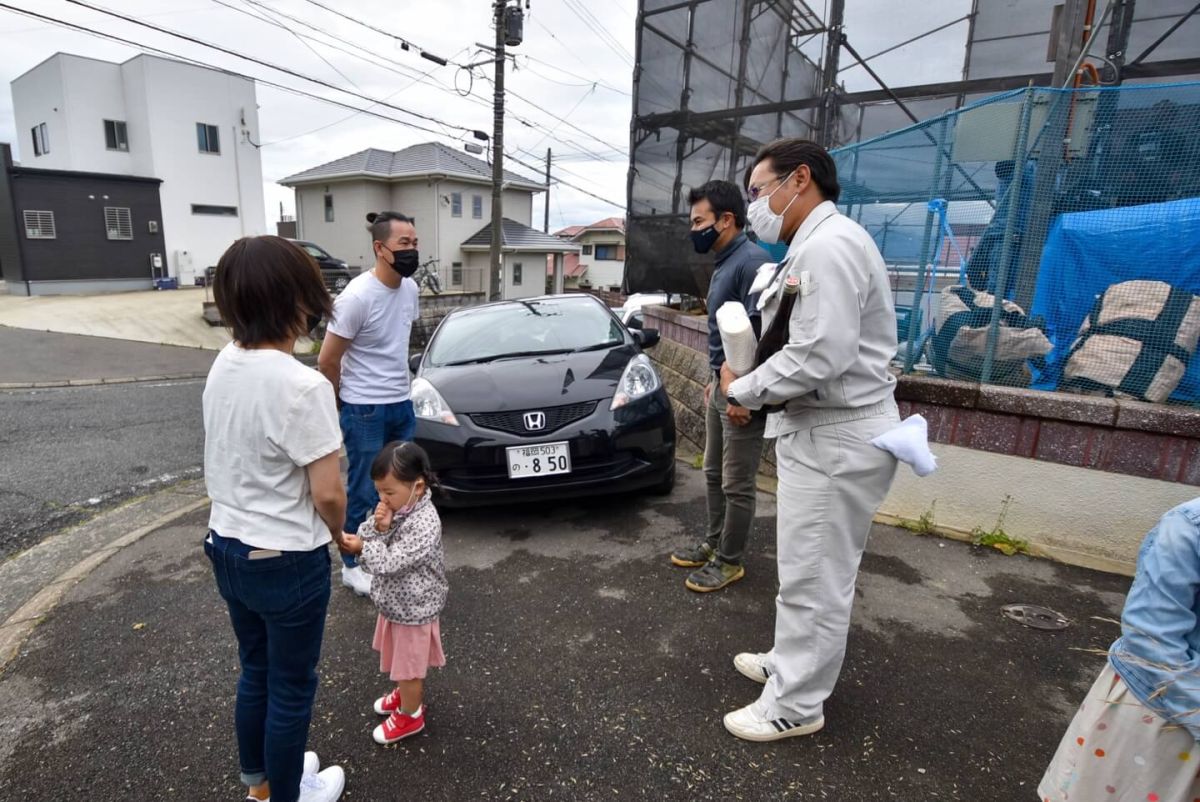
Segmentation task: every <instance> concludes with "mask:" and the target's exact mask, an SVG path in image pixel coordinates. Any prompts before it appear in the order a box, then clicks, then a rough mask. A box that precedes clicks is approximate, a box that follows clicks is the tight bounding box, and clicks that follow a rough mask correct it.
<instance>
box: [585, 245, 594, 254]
mask: <svg viewBox="0 0 1200 802" xmlns="http://www.w3.org/2000/svg"><path fill="white" fill-rule="evenodd" d="M583 255H584V256H591V255H592V246H591V245H584V246H583Z"/></svg>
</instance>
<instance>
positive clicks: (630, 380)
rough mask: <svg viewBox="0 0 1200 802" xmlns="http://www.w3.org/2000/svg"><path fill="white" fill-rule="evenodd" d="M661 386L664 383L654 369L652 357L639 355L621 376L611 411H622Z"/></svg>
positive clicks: (630, 361) (631, 361) (610, 407)
mask: <svg viewBox="0 0 1200 802" xmlns="http://www.w3.org/2000/svg"><path fill="white" fill-rule="evenodd" d="M661 386H662V381H661V380H660V379H659V378H658V371H656V370H655V369H654V365H653V364H652V363H651V362H650V357H648V356H646V355H645V354H638V355H637V356H635V357H634V358H633V359H631V360H629V364H628V365H626V366H625V372H624V373H622V374H621V381H619V382H617V393H616V395H614V396H613V400H612V405H611V406H609V409H620V408H621V407H623V406H625V405H626V404H628V403H630V402H631V401H637V400H638V399H639V398H645V397H646V396H648V395H650V394H651V393H652V392H654V391H655V390H657V389H658V388H659V387H661Z"/></svg>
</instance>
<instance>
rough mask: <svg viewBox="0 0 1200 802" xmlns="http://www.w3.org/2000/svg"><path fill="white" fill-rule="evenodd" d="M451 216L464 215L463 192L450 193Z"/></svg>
mask: <svg viewBox="0 0 1200 802" xmlns="http://www.w3.org/2000/svg"><path fill="white" fill-rule="evenodd" d="M450 216H451V217H462V193H461V192H451V193H450Z"/></svg>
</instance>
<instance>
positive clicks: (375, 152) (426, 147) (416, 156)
mask: <svg viewBox="0 0 1200 802" xmlns="http://www.w3.org/2000/svg"><path fill="white" fill-rule="evenodd" d="M430 173H441V174H445V175H451V176H455V177H457V178H466V179H468V180H474V181H487V182H489V183H490V182H491V180H492V168H491V165H489V164H488V163H487V162H485V161H481V160H480V159H476V158H473V157H471V156H469V155H467V154H466V153H460V152H458V151H456V150H455V149H454V148H451V147H449V146H447V145H443V144H442V143H441V142H422V143H421V144H419V145H413V146H411V147H407V148H405V149H404V150H397V151H395V152H393V151H390V150H379V149H378V148H367V149H366V150H360V151H359V152H358V153H352V154H351V155H349V156H343V157H342V158H340V159H335V160H334V161H331V162H328V163H327V164H322V165H320V166H318V167H313V168H312V169H309V170H305V171H304V172H301V173H296V174H295V175H290V176H288V177H287V178H284V179H282V180H281V181H280V182H279V183H280V184H283V185H284V186H291V185H293V184H304V183H308V182H310V181H321V180H323V179H329V178H345V177H349V176H369V177H373V178H413V177H418V176H425V175H429V174H430ZM504 180H505V181H509V182H512V183H515V184H519V185H520V186H522V187H527V188H529V189H541V188H542V185H541V184H539V183H537V182H536V181H533V180H531V179H528V178H526V177H524V176H521V175H518V174H516V173H514V172H510V171H509V170H505V171H504Z"/></svg>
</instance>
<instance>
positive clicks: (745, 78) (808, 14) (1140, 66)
mask: <svg viewBox="0 0 1200 802" xmlns="http://www.w3.org/2000/svg"><path fill="white" fill-rule="evenodd" d="M1177 1H1178V0H1177ZM1030 2H1040V0H1030ZM1044 2H1045V11H1046V14H1047V18H1048V19H1049V18H1050V13H1051V11H1052V10H1053V7H1054V5H1055V2H1056V0H1044ZM713 3H720V4H721V8H722V9H725V8H736V14H737V17H738V19H737V24H736V27H735V30H734V31H733V35H732V36H731V37H730V40H729V47H730V48H731V51H730V56H731V59H730V63H731V64H734V65H735V66H730V67H727V66H725V65H723V64H721V63H719V57H717V56H715V55H714V54H713V53H712V52H711V50H705V49H703V48H702V47H700V43H698V42H697V27H696V24H697V18H698V16H699V14H700V13H701V12H703V11H706V9H705V7H706V6H710V5H711V4H713ZM1061 5H1062V8H1061V12H1059V13H1057V14H1055V21H1054V24H1053V25H1052V27H1051V30H1050V31H1049V43H1050V45H1051V51H1052V52H1053V54H1054V56H1055V58H1054V69H1053V70H1047V71H1038V72H1020V73H1014V74H1005V75H991V76H987V77H971V74H972V56H973V48H974V46H975V43H976V41H977V38H976V22H977V20H978V19H979V17H980V13H981V9H980V6H981V3H980V2H979V0H974V3H973V6H972V9H971V12H970V14H968V15H967V17H968V26H969V27H968V34H967V41H966V46H965V48H964V56H963V66H962V73H961V76H960V77H958V78H956V79H955V80H947V81H943V82H937V83H928V84H921V85H916V86H902V87H891V86H888V85H887V83H885V81H884V79H883V78H882V77H880V75H879V74H878V73H877V72H876V71H875V70H873V69H872V68H871V66H870V63H869V62H870V61H871V60H872V59H874V58H875V57H877V56H879V55H882V54H883V53H886V52H889V51H891V50H894V49H896V48H897V47H900V46H903V45H905V44H911V43H912V42H915V41H918V40H920V39H922V38H924V37H926V36H928V35H930V34H932V33H935V32H937V31H939V30H942V29H944V28H946V27H948V26H949V25H950V24H956V23H958V22H961V21H962V18H960V19H959V20H956V21H955V23H947V24H944V25H939V26H937V27H935V28H931V29H930V30H928V31H925V32H923V33H921V34H920V35H918V36H916V37H912V38H910V39H909V40H907V41H905V42H903V43H900V44H897V45H895V46H893V47H890V48H888V49H887V50H884V51H880V52H879V53H876V54H873V55H871V56H868V57H866V58H864V57H862V56H860V55H859V54H858V51H857V50H855V48H854V47H853V45H852V44H851V37H849V36H848V35H847V33H846V31H845V28H844V10H845V1H844V0H829V1H828V3H827V5H826V10H825V12H824V15H822V14H821V13H818V12H817V11H816V10H814V9H813V7H812V5H810V2H808V0H736V3H731V2H730V0H675V1H674V2H671V1H669V0H639V3H638V16H637V37H636V49H635V68H634V80H633V106H634V114H633V119H632V121H631V126H630V166H629V173H628V177H627V183H626V190H627V204H628V207H627V208H628V214H629V223H628V228H627V231H628V238H629V250H628V260H627V268H626V277H625V286H626V289H627V291H631V292H636V291H651V290H663V291H669V292H679V293H686V294H691V295H697V296H703V295H704V294H706V293H707V288H708V273H709V272H710V271H711V260H710V259H697V258H694V255H692V254H689V253H687V249H686V248H684V247H683V246H684V245H686V232H687V227H688V223H687V209H685V208H684V204H685V201H686V193H687V190H688V189H689V188H690V187H693V186H698V185H699V184H700V183H703V181H701V180H699V179H702V178H705V174H707V178H708V179H712V178H724V179H726V180H729V181H733V182H735V183H739V184H740V183H741V177H742V176H741V175H740V171H741V168H742V167H743V165H745V164H747V163H748V162H749V159H750V158H752V156H753V154H754V153H755V152H756V151H757V150H758V148H759V147H761V146H762V145H763V144H766V142H765V141H763V138H762V137H756V136H752V135H749V134H748V133H747V131H746V128H747V123H748V121H751V120H754V121H757V122H758V123H759V125H758V127H759V128H760V129H761V127H762V121H763V120H764V119H773V120H774V125H773V133H774V137H779V136H784V135H804V136H807V137H809V138H812V139H814V140H816V141H819V142H821V143H822V144H823V145H825V146H826V147H830V148H835V147H837V146H839V145H843V144H847V143H849V142H852V141H856V140H857V139H859V138H861V134H862V126H863V119H864V116H865V113H866V110H868V109H871V108H873V107H879V106H891V107H894V108H897V109H899V110H901V111H903V112H904V113H905V114H906V115H907V116H908V118H909V119H911V120H913V121H916V120H917V119H918V117H917V115H916V114H915V113H914V112H912V111H910V110H909V109H908V107H907V105H906V104H907V103H908V102H916V101H926V100H944V99H953V101H954V106H953V107H954V108H961V107H962V106H963V105H964V104H965V103H966V102H968V99H969V98H971V97H976V98H978V97H979V96H981V95H984V94H988V93H996V92H1004V91H1008V90H1014V89H1021V88H1025V87H1029V86H1063V85H1064V83H1065V82H1067V81H1069V80H1074V72H1075V71H1076V70H1078V65H1079V64H1080V63H1082V62H1083V60H1084V58H1092V59H1094V60H1096V61H1099V62H1100V63H1101V64H1102V66H1103V73H1100V72H1099V71H1096V74H1097V75H1100V74H1103V76H1104V79H1105V80H1104V82H1105V83H1107V84H1120V83H1122V82H1123V81H1126V80H1140V81H1145V80H1161V79H1169V78H1175V77H1178V76H1185V75H1196V74H1200V53H1197V54H1196V55H1192V54H1191V53H1189V54H1188V55H1187V57H1185V58H1169V59H1164V60H1158V61H1155V60H1153V58H1152V56H1153V55H1154V54H1155V52H1156V51H1157V50H1158V48H1160V46H1161V45H1162V44H1163V42H1166V41H1169V40H1171V38H1172V37H1176V38H1177V37H1178V36H1179V34H1178V31H1179V29H1180V28H1182V27H1183V25H1184V23H1186V22H1187V21H1188V20H1189V19H1191V18H1192V17H1193V15H1195V14H1197V13H1198V12H1200V2H1197V3H1196V4H1195V5H1194V6H1192V7H1190V8H1189V9H1188V10H1186V12H1184V13H1181V14H1179V15H1178V16H1177V17H1172V18H1171V19H1173V22H1172V24H1171V25H1170V26H1169V28H1168V30H1166V31H1165V32H1164V33H1163V34H1162V35H1161V36H1159V37H1158V38H1157V39H1156V40H1155V41H1154V42H1152V43H1151V45H1150V46H1149V47H1148V48H1145V49H1144V50H1143V52H1141V53H1140V54H1139V55H1137V56H1136V57H1134V58H1129V57H1128V52H1127V51H1128V49H1129V41H1130V33H1131V30H1132V29H1133V27H1134V23H1135V16H1134V15H1135V0H1063V2H1062V3H1061ZM681 14H685V15H686V18H687V20H686V25H685V26H680V25H679V24H678V23H679V21H680V15H681ZM1102 14H1103V18H1104V19H1107V20H1108V35H1107V37H1106V40H1105V42H1104V43H1103V54H1101V53H1100V52H1099V51H1100V46H1099V45H1098V44H1094V45H1093V48H1092V49H1093V50H1094V51H1095V52H1091V53H1089V52H1085V51H1084V45H1085V43H1090V42H1089V39H1090V40H1092V41H1093V42H1094V40H1095V39H1096V38H1098V37H1095V36H1090V34H1091V33H1092V31H1091V27H1092V25H1093V24H1095V25H1096V26H1097V29H1099V27H1101V26H1102V25H1103V24H1104V23H1103V22H1099V23H1098V22H1097V20H1098V19H1101V15H1102ZM764 19H765V20H767V21H770V22H772V24H776V25H777V26H778V27H779V28H780V29H781V30H786V31H787V36H786V40H785V42H784V44H783V52H782V63H781V65H779V66H780V67H781V69H780V70H779V74H780V80H779V81H778V83H774V82H772V83H770V84H769V85H768V83H767V82H766V81H756V80H754V76H752V75H751V74H750V70H749V61H750V58H751V54H752V53H753V52H754V49H755V46H756V42H755V41H754V39H753V36H752V32H753V31H754V30H758V29H761V25H762V24H763V21H764ZM1150 19H1154V20H1162V19H1164V18H1163V17H1151V18H1150ZM672 21H674V22H675V23H676V26H675V27H678V28H681V30H680V31H673V30H671V29H670V28H671V22H672ZM702 33H705V34H710V33H711V32H710V31H703V32H702ZM647 35H650V36H652V37H653V40H654V43H655V46H656V47H658V48H660V49H661V48H662V47H663V43H665V45H666V46H667V47H669V48H674V52H675V53H677V56H678V58H677V59H671V58H667V59H664V58H662V54H661V53H659V54H658V56H659V60H658V62H657V63H656V66H661V65H663V64H670V65H678V67H679V69H680V72H681V74H682V83H681V84H680V85H679V86H680V91H679V93H678V99H677V101H676V102H674V108H672V109H670V110H668V111H650V110H648V109H645V108H643V104H642V102H641V99H642V97H643V95H644V93H645V92H646V91H647V89H648V88H649V87H650V86H651V83H650V82H655V81H656V76H655V75H654V73H653V71H652V70H651V71H647V65H646V63H645V62H644V56H645V55H646V51H645V44H646V37H647ZM816 36H824V40H825V41H824V43H823V48H822V55H821V59H820V62H814V61H813V60H812V59H811V58H809V56H807V55H805V53H804V52H803V50H802V49H801V48H802V46H803V45H805V44H807V42H808V41H810V40H811V39H812V38H814V37H816ZM978 41H984V40H982V39H980V40H978ZM987 41H989V42H994V41H995V40H994V39H993V40H987ZM1014 41H1020V40H1016V39H1014ZM1017 46H1021V45H1014V47H1017ZM844 54H848V55H850V57H851V59H852V62H850V63H848V64H847V65H846V66H845V67H843V66H842V61H843V55H844ZM856 65H857V66H861V67H863V68H864V69H865V70H866V71H867V73H868V74H869V75H870V76H871V78H872V79H873V80H874V81H875V82H876V84H877V86H876V88H873V89H868V90H861V91H854V92H848V91H846V90H845V89H844V87H842V86H841V85H840V84H839V82H838V75H839V73H840V72H842V71H843V70H844V69H849V68H850V67H851V66H856ZM672 69H675V67H674V66H673V67H672ZM700 69H702V70H704V71H706V73H707V74H708V75H709V76H712V75H715V76H719V77H720V78H721V79H723V80H726V81H728V82H729V86H731V87H732V91H731V92H730V96H729V97H728V98H727V103H728V105H727V106H724V107H720V108H711V107H709V108H704V107H703V105H701V106H700V107H697V104H696V102H695V101H696V98H697V93H698V92H699V91H700V89H701V87H700V86H698V85H697V84H696V80H697V79H696V77H695V73H696V71H697V70H700ZM804 70H807V71H809V72H811V73H812V74H813V75H814V76H815V80H812V81H810V82H808V83H806V84H804V85H803V86H801V87H800V88H799V89H800V91H797V87H795V86H794V85H791V86H789V80H790V79H792V78H793V77H794V76H795V75H797V74H801V75H802V74H803V71H804ZM666 78H667V79H668V80H667V83H675V82H676V81H677V79H678V74H676V75H673V76H666ZM660 86H661V85H660ZM658 102H659V103H660V104H662V102H663V101H662V100H659V101H658ZM1060 122H1061V124H1062V125H1064V126H1065V125H1066V123H1067V121H1066V120H1065V119H1064V120H1062V121H1060ZM1063 130H1064V131H1065V128H1064V129H1063ZM664 136H665V137H667V140H668V142H671V140H672V138H673V145H674V147H673V159H671V160H670V164H669V167H670V169H669V170H668V169H664V165H665V164H666V162H665V161H664V160H663V159H662V158H661V152H662V151H661V150H660V151H659V152H658V155H659V158H658V159H657V160H656V161H655V163H654V164H651V163H650V161H651V158H650V157H646V158H644V159H643V158H640V157H641V156H642V154H643V153H644V152H645V149H646V148H648V147H649V146H650V145H652V144H653V145H661V144H662V140H663V137H664ZM713 147H716V148H717V149H719V150H720V151H721V153H722V154H723V155H721V156H713V155H712V149H713ZM699 158H703V159H704V160H705V162H707V163H711V164H710V165H709V166H708V167H707V168H704V167H698V166H697V164H696V161H695V160H696V159H699ZM644 170H649V171H653V172H655V173H658V174H661V175H663V176H664V177H669V179H670V187H669V198H668V197H667V196H666V195H667V193H666V192H665V190H666V189H667V187H665V186H661V185H653V186H655V187H659V188H660V189H661V190H664V192H663V197H662V200H663V201H665V204H662V203H660V204H655V203H650V202H647V201H646V200H644V196H645V195H646V193H645V192H640V193H639V189H642V187H641V186H640V185H639V181H646V182H647V183H651V182H649V179H648V178H644V177H643V175H642V174H643V171H644ZM706 171H707V172H706ZM689 174H690V175H691V180H689ZM1039 180H1044V179H1041V178H1039ZM664 205H665V206H666V208H663V206H664ZM1038 215H1039V212H1038V211H1037V210H1035V213H1034V220H1033V222H1034V227H1033V231H1034V233H1035V234H1036V233H1037V231H1038V221H1039V216H1038ZM1042 234H1043V235H1044V232H1042ZM664 241H665V242H666V243H667V244H668V245H670V246H671V247H675V246H676V245H678V246H679V247H678V250H677V251H676V252H675V253H673V254H672V255H671V257H670V261H669V263H665V262H666V260H667V257H666V254H665V253H664V252H663V248H662V244H663V242H664ZM656 243H657V245H656ZM1027 268H1028V266H1022V268H1021V269H1022V273H1026V272H1028V269H1027Z"/></svg>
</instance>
